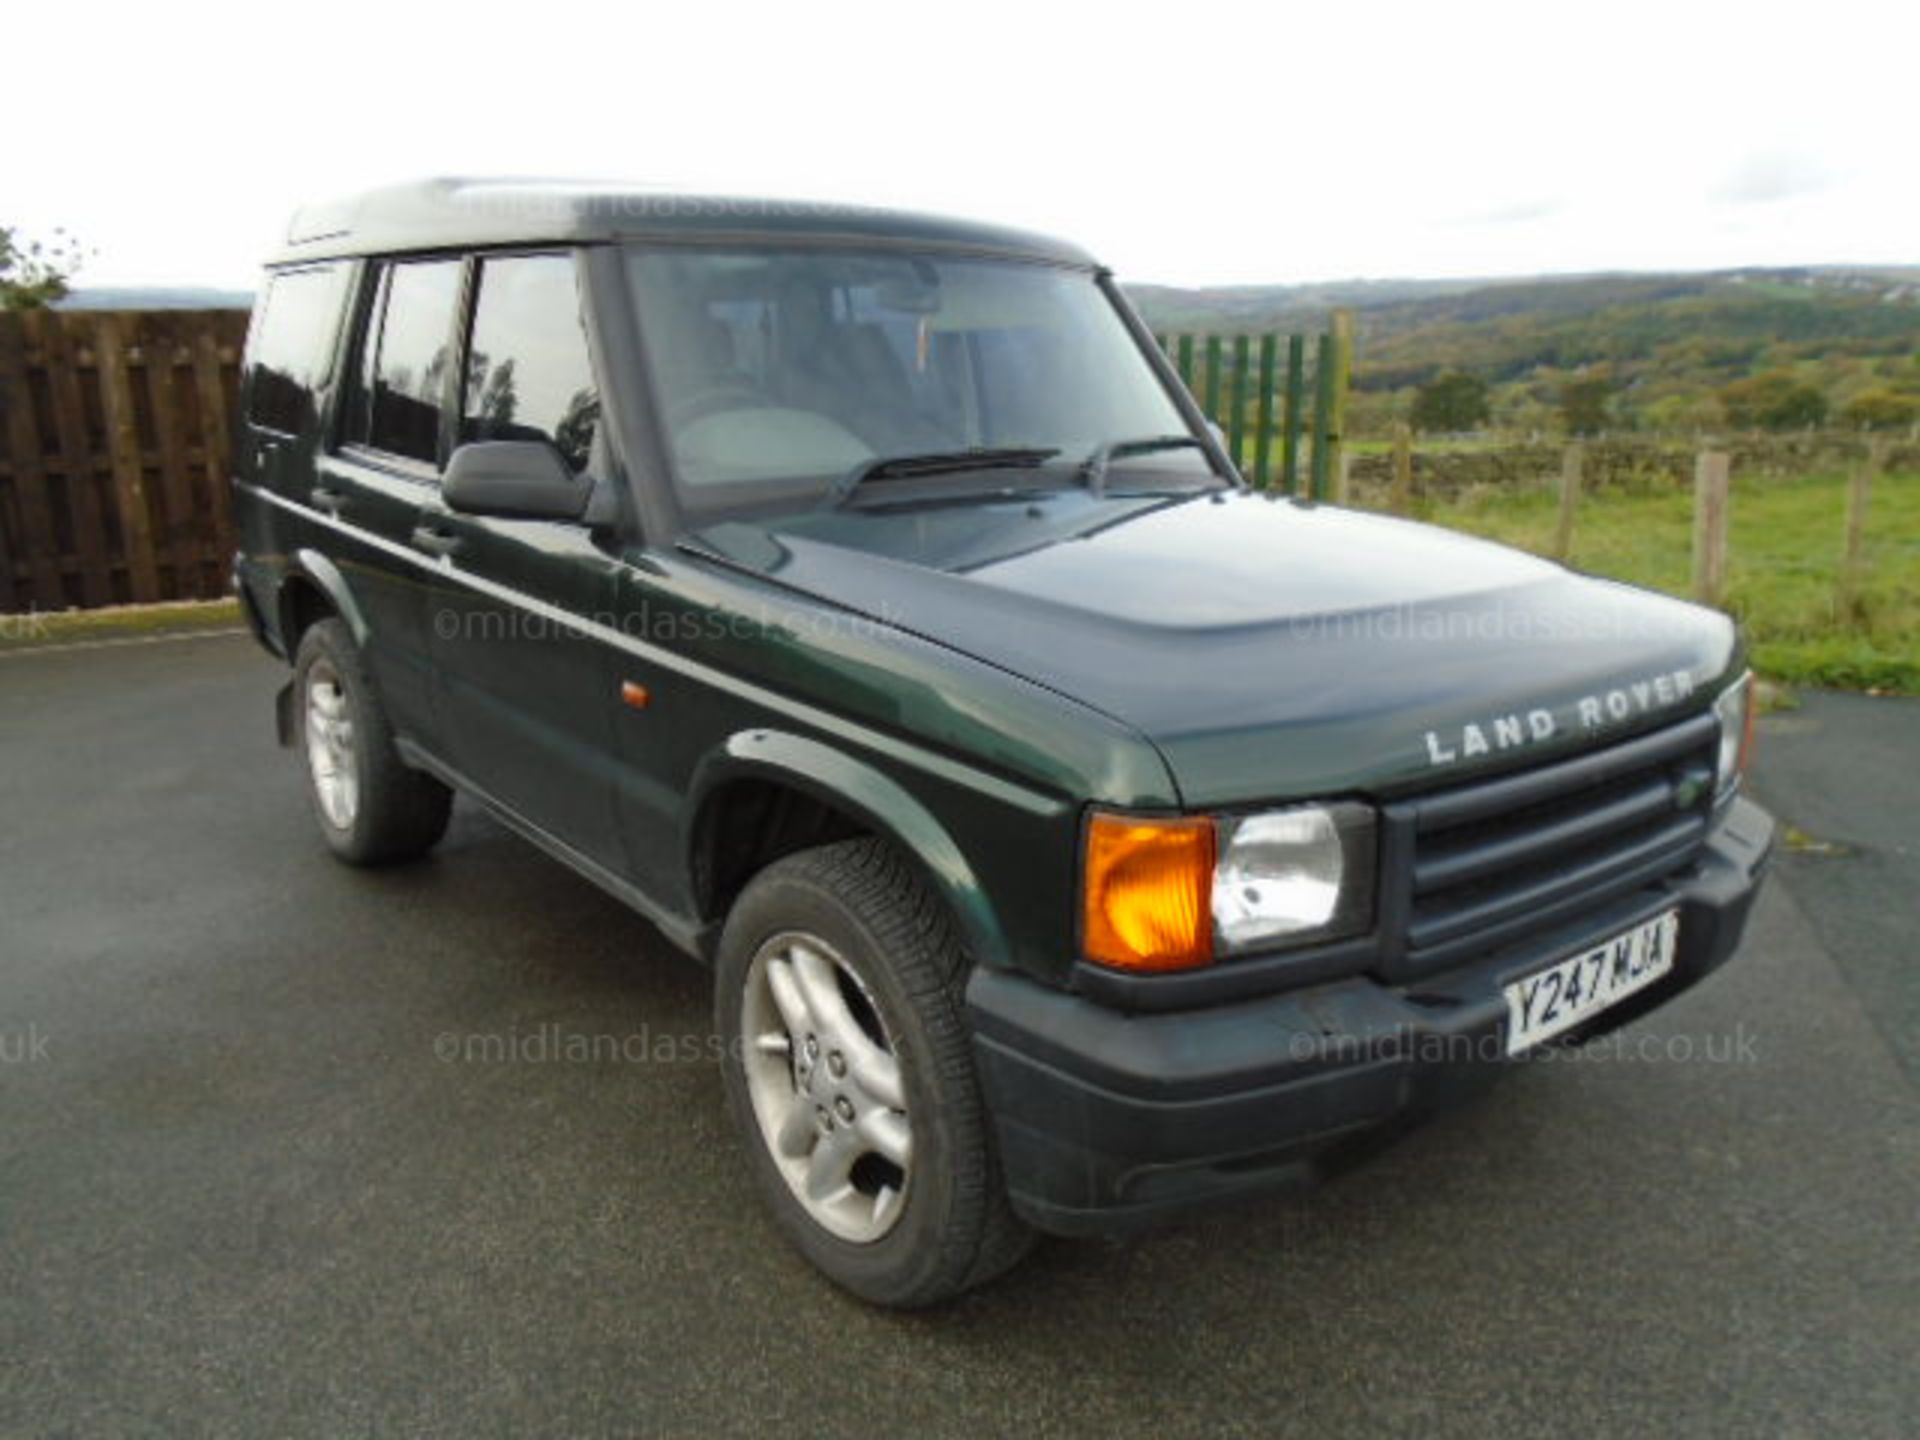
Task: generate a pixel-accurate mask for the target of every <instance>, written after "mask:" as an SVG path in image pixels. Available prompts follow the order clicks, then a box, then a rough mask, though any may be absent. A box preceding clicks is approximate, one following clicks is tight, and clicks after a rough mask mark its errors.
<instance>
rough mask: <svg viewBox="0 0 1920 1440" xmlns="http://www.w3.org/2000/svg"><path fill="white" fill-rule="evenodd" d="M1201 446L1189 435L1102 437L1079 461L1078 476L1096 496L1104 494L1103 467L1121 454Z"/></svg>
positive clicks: (1105, 486)
mask: <svg viewBox="0 0 1920 1440" xmlns="http://www.w3.org/2000/svg"><path fill="white" fill-rule="evenodd" d="M1202 448H1204V447H1203V446H1202V445H1201V444H1200V441H1199V440H1198V439H1197V438H1195V437H1194V436H1192V435H1143V436H1141V437H1140V438H1138V439H1136V440H1106V441H1102V442H1101V443H1100V444H1098V445H1096V446H1094V447H1093V453H1092V454H1091V455H1089V456H1087V458H1086V459H1085V460H1082V461H1081V462H1080V478H1081V480H1083V481H1084V482H1086V487H1087V489H1089V490H1091V491H1092V492H1093V493H1094V494H1096V495H1102V494H1105V493H1106V489H1107V467H1108V466H1110V465H1111V464H1113V462H1114V459H1115V458H1116V457H1117V456H1121V455H1146V454H1149V453H1151V452H1152V451H1155V450H1188V449H1191V450H1199V449H1202Z"/></svg>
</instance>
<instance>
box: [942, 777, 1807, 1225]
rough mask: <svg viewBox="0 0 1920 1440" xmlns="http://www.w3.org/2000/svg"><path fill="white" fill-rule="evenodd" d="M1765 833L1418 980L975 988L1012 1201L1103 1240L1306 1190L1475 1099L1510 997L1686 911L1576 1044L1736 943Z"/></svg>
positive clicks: (1005, 980)
mask: <svg viewBox="0 0 1920 1440" xmlns="http://www.w3.org/2000/svg"><path fill="white" fill-rule="evenodd" d="M1773 829H1774V827H1773V821H1772V820H1771V819H1770V818H1769V817H1768V816H1767V814H1766V812H1764V811H1763V810H1761V809H1760V808H1759V807H1758V806H1755V805H1753V804H1750V803H1748V802H1747V801H1745V800H1736V801H1735V802H1734V803H1733V805H1732V807H1731V808H1730V810H1729V811H1728V812H1727V815H1726V818H1725V819H1724V820H1722V821H1721V823H1720V824H1719V826H1718V827H1717V828H1716V829H1715V830H1714V831H1713V833H1712V835H1711V836H1710V837H1709V839H1708V842H1707V845H1706V847H1705V849H1704V850H1703V851H1702V852H1701V853H1700V855H1699V856H1698V857H1697V858H1696V859H1695V860H1694V861H1693V862H1692V863H1691V864H1690V865H1688V866H1687V868H1686V869H1684V870H1683V871H1681V872H1680V873H1678V874H1676V875H1673V876H1671V877H1669V878H1667V879H1666V880H1664V881H1662V882H1660V883H1658V884H1656V885H1652V886H1649V887H1647V888H1646V889H1644V890H1642V891H1639V892H1637V893H1635V894H1633V895H1630V896H1627V897H1625V898H1623V899H1621V900H1618V901H1616V902H1614V903H1612V904H1609V905H1607V906H1605V907H1604V908H1602V909H1597V910H1595V911H1593V912H1591V913H1589V914H1586V915H1583V916H1581V917H1579V919H1578V920H1576V921H1573V922H1569V923H1567V924H1564V925H1561V926H1558V927H1556V928H1554V929H1552V930H1549V931H1546V932H1543V933H1541V934H1537V935H1533V936H1530V937H1528V938H1527V939H1526V940H1525V941H1523V942H1520V943H1517V944H1513V945H1509V946H1507V947H1504V948H1502V949H1500V950H1497V951H1495V952H1493V953H1491V954H1488V955H1486V956H1483V957H1480V958H1478V959H1476V960H1474V961H1471V962H1469V963H1467V964H1464V965H1461V966H1458V967H1456V968H1454V969H1452V970H1449V971H1447V972H1445V973H1443V974H1440V975H1434V976H1429V977H1425V978H1423V979H1422V980H1420V981H1419V982H1418V983H1417V984H1414V985H1410V986H1405V987H1389V986H1386V985H1383V984H1381V983H1379V982H1378V981H1376V980H1373V979H1370V978H1368V977H1366V976H1355V977H1352V978H1350V979H1344V980H1340V981H1336V982H1332V983H1327V984H1320V985H1315V986H1312V987H1310V988H1306V989H1300V990H1291V991H1287V992H1285V993H1283V994H1276V995H1266V996H1261V997H1259V998H1257V999H1253V1000H1247V1001H1243V1002H1240V1003H1237V1004H1233V1005H1222V1006H1216V1007H1212V1008H1209V1009H1204V1010H1189V1011H1176V1012H1171V1013H1159V1014H1127V1013H1124V1012H1122V1011H1118V1010H1114V1009H1110V1008H1108V1007H1106V1006H1103V1005H1099V1004H1096V1003H1094V1002H1092V1001H1090V1000H1087V999H1085V998H1083V997H1081V996H1077V995H1073V994H1070V993H1068V992H1066V991H1062V990H1055V989H1050V988H1048V987H1046V986H1043V985H1040V984H1038V983H1036V982H1034V981H1032V980H1028V979H1026V978H1024V977H1022V976H1018V975H1014V974H1011V973H1008V972H1005V971H997V970H986V969H981V970H978V971H976V972H975V974H974V977H973V980H972V982H971V983H970V984H969V986H968V988H967V1000H968V1006H969V1010H970V1012H971V1016H972V1020H973V1027H974V1037H975V1041H974V1043H975V1053H976V1058H977V1061H978V1068H979V1073H980V1081H981V1085H982V1087H983V1090H984V1092H985V1096H986V1100H987V1104H988V1107H989V1109H990V1110H991V1111H992V1112H993V1115H994V1119H995V1124H996V1128H997V1133H998V1136H999V1141H1000V1153H1001V1157H1002V1162H1003V1164H1004V1166H1005V1170H1006V1177H1007V1187H1008V1190H1009V1193H1010V1195H1011V1197H1012V1201H1013V1204H1014V1208H1015V1209H1016V1210H1017V1211H1018V1212H1019V1213H1020V1214H1021V1215H1022V1216H1023V1217H1024V1218H1025V1219H1026V1220H1027V1221H1028V1222H1029V1223H1031V1224H1033V1225H1035V1226H1037V1227H1039V1228H1040V1229H1042V1230H1049V1231H1053V1232H1055V1233H1059V1234H1072V1235H1112V1234H1124V1233H1127V1232H1129V1231H1132V1230H1135V1229H1139V1228H1142V1227H1144V1226H1147V1225H1150V1224H1152V1223H1154V1222H1155V1221H1157V1220H1160V1219H1163V1218H1165V1217H1167V1216H1168V1215H1171V1214H1174V1213H1177V1212H1179V1211H1183V1210H1187V1209H1191V1208H1193V1207H1195V1206H1197V1205H1202V1204H1206V1203H1209V1202H1213V1201H1219V1200H1230V1199H1233V1198H1236V1197H1239V1196H1242V1195H1245V1194H1249V1193H1253V1192H1257V1191H1261V1190H1267V1189H1271V1188H1273V1187H1275V1186H1279V1185H1285V1184H1287V1183H1289V1182H1299V1181H1305V1180H1312V1179H1315V1178H1317V1177H1318V1176H1320V1175H1321V1174H1323V1173H1325V1172H1326V1171H1327V1170H1329V1169H1331V1168H1334V1167H1335V1166H1337V1165H1338V1164H1339V1163H1340V1162H1341V1161H1342V1160H1344V1159H1347V1158H1349V1157H1352V1156H1354V1155H1357V1154H1360V1153H1363V1152H1364V1151H1365V1150H1367V1149H1369V1148H1372V1147H1373V1146H1375V1145H1377V1144H1378V1143H1379V1141H1380V1140H1381V1139H1382V1138H1384V1137H1387V1136H1390V1135H1392V1134H1394V1133H1397V1132H1398V1131H1399V1130H1400V1129H1402V1128H1404V1127H1405V1126H1407V1125H1408V1124H1410V1123H1413V1122H1415V1121H1417V1120H1419V1119H1421V1118H1423V1117H1425V1116H1427V1115H1430V1114H1432V1113H1434V1112H1435V1111H1438V1110H1441V1109H1444V1108H1446V1107H1447V1106H1449V1105H1451V1104H1454V1103H1457V1102H1458V1101H1460V1100H1462V1099H1464V1098H1466V1097H1468V1096H1470V1095H1472V1094H1474V1093H1475V1092H1477V1091H1478V1090H1480V1089H1482V1088H1484V1087H1485V1085H1486V1084H1487V1083H1489V1082H1490V1081H1491V1080H1492V1079H1493V1078H1494V1077H1495V1076H1497V1075H1498V1074H1499V1073H1500V1072H1501V1070H1502V1068H1503V1061H1504V1058H1505V1053H1506V1043H1505V1042H1506V1023H1507V1020H1506V1017H1507V1010H1506V1003H1505V999H1504V997H1503V992H1502V987H1503V986H1504V985H1506V983H1507V982H1508V981H1510V980H1512V979H1515V978H1516V977H1518V976H1520V975H1523V974H1525V973H1527V972H1528V971H1530V970H1532V969H1535V968H1537V967H1538V966H1540V965H1543V964H1546V963H1548V962H1549V961H1552V960H1556V959H1560V958H1563V957H1565V956H1567V955H1571V954H1574V953H1576V952H1578V951H1580V950H1581V949H1583V948H1585V947H1586V946H1588V945H1589V944H1591V943H1594V942H1596V941H1599V940H1601V939H1604V938H1605V937H1606V936H1608V935H1610V934H1614V933H1616V932H1618V931H1621V930H1624V929H1626V928H1628V927H1629V926H1632V925H1634V924H1636V923H1638V922H1639V921H1641V920H1644V919H1647V918H1650V917H1651V916H1653V915H1656V914H1658V913H1659V912H1660V911H1662V910H1665V909H1668V908H1671V907H1673V906H1675V905H1677V906H1678V907H1679V909H1680V943H1679V949H1678V953H1677V955H1676V957H1675V962H1674V969H1673V973H1672V974H1671V975H1669V976H1668V977H1667V978H1666V979H1664V980H1662V981H1660V982H1659V983H1658V984H1656V985H1654V986H1651V987H1650V988H1648V989H1647V990H1645V991H1642V992H1640V993H1638V994H1636V995H1633V996H1631V997H1630V998H1629V999H1627V1000H1626V1001H1624V1002H1623V1003H1621V1004H1620V1005H1617V1006H1615V1007H1613V1008H1612V1009H1610V1010H1608V1011H1606V1012H1604V1013H1603V1014H1602V1015H1600V1016H1598V1017H1596V1018H1595V1020H1593V1021H1592V1022H1590V1024H1589V1026H1588V1027H1587V1028H1586V1029H1585V1030H1584V1031H1576V1032H1573V1034H1572V1035H1570V1036H1569V1037H1567V1039H1569V1040H1579V1039H1588V1038H1592V1037H1593V1036H1595V1035H1598V1034H1602V1033H1604V1032H1606V1031H1608V1030H1612V1029H1614V1028H1617V1027H1618V1026H1620V1025H1622V1024H1625V1023H1626V1022H1627V1021H1629V1020H1631V1019H1633V1018H1634V1017H1635V1016H1637V1015H1641V1014H1644V1013H1646V1012H1647V1011H1648V1010H1651V1009H1653V1008H1655V1007H1656V1006H1658V1005H1661V1004H1663V1003H1664V1002H1665V1001H1667V1000H1668V999H1670V998H1671V997H1672V996H1674V995H1676V994H1678V993H1679V992H1680V991H1682V990H1685V989H1687V988H1688V987H1689V986H1691V985H1694V984H1696V983H1697V982H1698V981H1699V980H1700V979H1701V978H1702V977H1704V976H1705V975H1707V974H1708V973H1709V972H1711V971H1713V970H1715V969H1717V968H1718V967H1719V966H1720V965H1722V964H1724V963H1725V962H1726V960H1727V958H1728V957H1729V956H1731V955H1732V953H1733V951H1734V948H1735V947H1736V946H1737V945H1738V944H1739V941H1740V935H1741V932H1742V930H1743V929H1744V927H1745V925H1746V920H1747V912H1748V910H1749V909H1751V907H1752V905H1753V899H1754V896H1755V895H1756V894H1757V893H1758V890H1759V885H1760V881H1761V878H1762V876H1763V875H1764V873H1765V870H1766V865H1767V861H1768V858H1769V856H1770V853H1771V850H1772V846H1773Z"/></svg>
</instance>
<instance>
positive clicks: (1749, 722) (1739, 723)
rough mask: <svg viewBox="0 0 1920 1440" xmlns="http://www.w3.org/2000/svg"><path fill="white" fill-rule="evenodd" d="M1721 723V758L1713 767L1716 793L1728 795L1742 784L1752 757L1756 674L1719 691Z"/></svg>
mask: <svg viewBox="0 0 1920 1440" xmlns="http://www.w3.org/2000/svg"><path fill="white" fill-rule="evenodd" d="M1713 713H1714V714H1715V715H1716V716H1717V717H1718V718H1719V720H1720V757H1719V761H1718V763H1717V764H1716V765H1715V768H1714V794H1716V795H1722V796H1724V795H1726V794H1728V793H1730V792H1731V791H1732V790H1733V787H1734V786H1735V785H1737V784H1739V783H1740V776H1741V775H1742V774H1744V773H1745V771H1746V768H1747V761H1748V760H1749V759H1751V758H1752V755H1753V672H1752V671H1748V672H1747V673H1746V674H1745V675H1742V676H1741V677H1740V678H1739V679H1738V680H1736V681H1734V682H1733V684H1731V685H1729V686H1728V687H1727V688H1726V689H1724V690H1722V691H1721V692H1720V696H1719V698H1718V699H1717V700H1715V701H1714V702H1713Z"/></svg>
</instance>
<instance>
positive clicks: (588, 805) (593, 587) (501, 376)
mask: <svg viewBox="0 0 1920 1440" xmlns="http://www.w3.org/2000/svg"><path fill="white" fill-rule="evenodd" d="M469 283H470V286H471V294H472V303H471V305H470V306H469V311H468V313H469V314H470V315H471V317H472V318H471V322H470V325H469V327H468V333H467V337H466V342H465V343H464V344H463V346H462V348H461V353H462V355H463V357H464V359H465V365H464V369H463V371H462V375H463V376H464V383H463V385H462V386H461V400H460V404H459V407H458V409H459V414H458V415H457V416H456V417H455V418H454V427H453V428H454V431H455V433H454V435H453V436H452V440H453V442H454V443H456V444H460V443H466V442H468V441H475V440H534V441H540V442H544V443H547V444H551V445H553V446H554V447H555V448H556V449H557V450H559V452H560V454H561V456H562V458H563V459H564V460H566V462H567V463H568V465H569V466H570V467H571V468H572V469H573V470H574V471H575V473H590V472H592V471H593V470H594V468H595V466H596V464H597V463H598V457H599V456H600V455H602V454H603V453H604V447H602V446H601V445H600V444H599V443H598V437H597V434H596V432H597V430H598V425H599V387H598V385H597V384H596V382H595V380H594V375H593V367H592V363H591V360H590V357H589V353H588V347H587V340H586V335H585V332H584V330H583V329H582V325H581V318H580V298H579V288H578V284H577V281H576V275H575V260H574V257H573V256H572V255H571V254H567V253H558V254H512V255H483V256H480V257H478V258H476V259H475V260H474V261H473V262H471V274H470V277H469ZM414 543H415V545H416V546H417V547H419V548H421V549H423V550H426V551H428V552H429V553H431V554H433V555H434V556H435V557H436V560H437V564H438V566H439V573H438V575H437V576H436V580H437V583H436V585H435V591H434V599H433V601H432V604H431V610H432V613H431V614H430V616H429V617H428V622H429V623H428V628H429V630H430V631H431V633H432V637H433V638H432V642H431V643H432V645H433V654H434V662H435V664H434V669H435V672H436V675H437V682H438V686H439V715H440V719H441V726H440V732H441V736H442V740H441V745H442V753H441V758H442V760H443V761H444V762H445V763H446V764H447V765H449V766H451V767H452V768H453V769H454V770H456V771H457V772H459V774H460V775H461V776H463V777H464V778H465V779H466V780H467V781H468V782H469V783H470V784H472V785H474V786H475V787H477V788H478V789H480V790H481V791H483V792H484V793H485V794H486V795H488V796H490V797H491V798H493V799H494V800H496V801H498V802H499V803H501V804H502V805H504V806H506V807H507V808H509V809H511V810H512V811H513V812H514V814H515V815H516V816H517V817H518V818H520V819H521V820H523V821H525V822H528V823H530V824H531V825H533V826H534V827H536V828H537V829H539V830H540V831H541V832H543V834H544V835H545V836H547V837H549V838H551V839H554V840H557V841H559V842H560V843H562V844H563V845H565V846H566V847H567V848H569V849H570V850H573V851H574V852H576V853H578V854H580V855H583V856H585V857H586V858H587V859H589V860H592V861H593V862H595V863H596V864H597V865H599V866H601V867H603V868H604V869H607V870H609V871H612V872H614V873H616V874H618V873H623V872H624V871H625V869H626V861H625V854H624V851H623V849H622V846H621V842H620V836H619V830H618V827H617V826H616V824H615V814H616V804H615V798H614V797H615V790H616V782H617V778H618V770H617V765H616V762H615V748H614V747H615V739H616V730H615V727H616V724H617V721H618V712H619V709H620V677H621V671H620V667H619V665H618V664H617V663H616V652H615V651H614V650H613V649H612V648H611V647H610V646H608V645H607V644H606V643H605V642H604V641H603V640H599V639H594V638H591V637H590V636H589V635H588V634H587V633H586V632H585V631H584V630H583V629H581V628H577V627H574V626H571V625H569V623H568V621H569V620H570V619H578V620H580V621H583V622H593V621H596V620H597V621H598V622H599V623H600V624H601V625H604V624H605V623H606V622H607V617H608V616H609V615H610V614H611V613H612V612H613V600H614V595H615V575H616V571H617V566H616V564H615V562H614V560H613V558H612V556H611V554H610V553H609V552H608V550H607V549H604V548H602V543H601V541H600V540H599V539H597V538H596V536H595V534H594V533H593V532H591V531H590V530H589V529H588V527H587V526H585V525H583V524H576V523H571V522H564V521H557V520H510V519H502V518H499V517H494V516H479V515H463V514H457V513H455V512H454V511H452V510H450V509H448V508H447V506H446V504H445V503H444V500H440V499H438V498H436V500H435V501H434V502H433V503H432V504H430V505H429V506H428V507H427V509H426V510H425V512H424V513H423V514H422V516H421V522H420V529H419V531H417V532H416V534H415V536H414Z"/></svg>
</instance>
